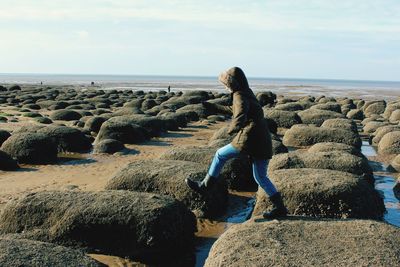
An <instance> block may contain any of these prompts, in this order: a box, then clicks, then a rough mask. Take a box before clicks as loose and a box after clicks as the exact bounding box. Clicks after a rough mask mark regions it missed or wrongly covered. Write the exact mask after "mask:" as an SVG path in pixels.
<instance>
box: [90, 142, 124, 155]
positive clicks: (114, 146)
mask: <svg viewBox="0 0 400 267" xmlns="http://www.w3.org/2000/svg"><path fill="white" fill-rule="evenodd" d="M124 149H125V146H124V144H123V143H121V142H120V141H117V140H114V139H104V140H101V141H100V142H98V143H97V144H96V145H95V146H94V150H93V152H94V153H107V154H114V153H116V152H118V151H121V150H124Z"/></svg>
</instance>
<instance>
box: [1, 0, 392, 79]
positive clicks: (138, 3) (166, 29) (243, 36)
mask: <svg viewBox="0 0 400 267" xmlns="http://www.w3.org/2000/svg"><path fill="white" fill-rule="evenodd" d="M0 7H1V8H0V37H1V40H0V72H1V73H14V72H17V73H84V74H156V75H157V74H158V75H199V76H215V75H217V74H218V73H219V72H220V71H221V70H223V69H225V68H228V67H230V66H233V65H237V66H241V67H242V68H243V69H244V70H245V72H246V73H247V74H248V75H249V76H253V77H296V78H337V79H368V80H400V75H399V73H400V1H398V0H357V1H355V0H348V1H329V0H325V1H322V0H307V1H306V0H276V1H275V0H274V1H269V0H264V1H251V0H248V1H235V0H231V1H225V0H222V1H206V0H203V1H190V0H189V1H173V0H170V1H161V0H160V1H156V0H114V1H108V0H99V1H94V0H85V1H77V0H69V1H65V0H35V1H32V0H0Z"/></svg>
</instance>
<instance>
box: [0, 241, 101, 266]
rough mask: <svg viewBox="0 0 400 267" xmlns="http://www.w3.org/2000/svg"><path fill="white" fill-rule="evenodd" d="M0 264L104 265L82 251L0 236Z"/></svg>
mask: <svg viewBox="0 0 400 267" xmlns="http://www.w3.org/2000/svg"><path fill="white" fill-rule="evenodd" d="M0 266H4V267H7V266H10V267H11V266H38V267H39V266H52V267H65V266H82V267H100V266H105V265H103V264H100V263H99V262H97V261H95V260H94V259H92V258H90V257H89V256H86V255H85V254H84V253H83V252H82V251H80V250H77V249H71V248H67V247H63V246H58V245H56V244H51V243H46V242H40V241H34V240H28V239H22V238H21V239H14V238H12V237H8V236H5V237H0Z"/></svg>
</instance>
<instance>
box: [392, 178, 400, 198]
mask: <svg viewBox="0 0 400 267" xmlns="http://www.w3.org/2000/svg"><path fill="white" fill-rule="evenodd" d="M393 193H394V195H395V197H396V198H397V199H398V200H400V180H397V182H396V184H395V185H394V187H393Z"/></svg>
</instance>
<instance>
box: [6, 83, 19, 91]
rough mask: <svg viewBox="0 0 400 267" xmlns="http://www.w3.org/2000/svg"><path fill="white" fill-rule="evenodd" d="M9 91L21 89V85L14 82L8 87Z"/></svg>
mask: <svg viewBox="0 0 400 267" xmlns="http://www.w3.org/2000/svg"><path fill="white" fill-rule="evenodd" d="M8 91H21V86H19V85H17V84H14V85H11V86H10V87H8Z"/></svg>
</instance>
